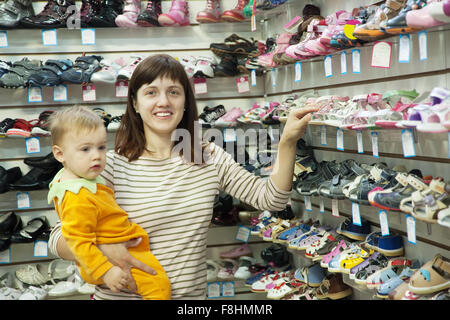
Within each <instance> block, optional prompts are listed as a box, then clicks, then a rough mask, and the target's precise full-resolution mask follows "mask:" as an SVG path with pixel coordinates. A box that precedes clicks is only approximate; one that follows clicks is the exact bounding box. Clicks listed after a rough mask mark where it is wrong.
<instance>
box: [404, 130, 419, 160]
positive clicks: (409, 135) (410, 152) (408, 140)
mask: <svg viewBox="0 0 450 320" xmlns="http://www.w3.org/2000/svg"><path fill="white" fill-rule="evenodd" d="M402 147H403V156H404V157H405V158H410V157H415V156H416V148H415V146H414V133H413V129H403V130H402Z"/></svg>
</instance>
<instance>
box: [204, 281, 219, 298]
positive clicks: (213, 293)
mask: <svg viewBox="0 0 450 320" xmlns="http://www.w3.org/2000/svg"><path fill="white" fill-rule="evenodd" d="M207 296H208V299H215V298H220V282H208V287H207Z"/></svg>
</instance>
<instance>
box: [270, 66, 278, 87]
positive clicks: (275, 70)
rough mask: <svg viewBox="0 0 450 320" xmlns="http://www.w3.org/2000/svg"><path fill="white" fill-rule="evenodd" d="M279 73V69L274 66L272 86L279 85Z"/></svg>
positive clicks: (271, 75) (271, 74)
mask: <svg viewBox="0 0 450 320" xmlns="http://www.w3.org/2000/svg"><path fill="white" fill-rule="evenodd" d="M277 74H278V70H277V69H275V68H272V72H271V73H270V77H271V79H272V87H274V88H275V87H276V86H277Z"/></svg>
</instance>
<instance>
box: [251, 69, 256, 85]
mask: <svg viewBox="0 0 450 320" xmlns="http://www.w3.org/2000/svg"><path fill="white" fill-rule="evenodd" d="M250 76H251V78H252V87H256V70H252V72H251V73H250Z"/></svg>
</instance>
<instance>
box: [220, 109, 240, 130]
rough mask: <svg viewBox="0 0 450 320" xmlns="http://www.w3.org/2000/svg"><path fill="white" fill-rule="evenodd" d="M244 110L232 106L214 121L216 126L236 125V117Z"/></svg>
mask: <svg viewBox="0 0 450 320" xmlns="http://www.w3.org/2000/svg"><path fill="white" fill-rule="evenodd" d="M243 113H244V112H243V111H242V110H241V109H240V108H233V109H231V110H230V111H228V112H227V113H225V114H224V115H223V116H222V117H220V118H219V119H217V120H216V122H214V126H216V127H233V126H236V125H237V121H236V120H237V118H239V117H240V116H241V115H242V114H243Z"/></svg>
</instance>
